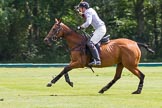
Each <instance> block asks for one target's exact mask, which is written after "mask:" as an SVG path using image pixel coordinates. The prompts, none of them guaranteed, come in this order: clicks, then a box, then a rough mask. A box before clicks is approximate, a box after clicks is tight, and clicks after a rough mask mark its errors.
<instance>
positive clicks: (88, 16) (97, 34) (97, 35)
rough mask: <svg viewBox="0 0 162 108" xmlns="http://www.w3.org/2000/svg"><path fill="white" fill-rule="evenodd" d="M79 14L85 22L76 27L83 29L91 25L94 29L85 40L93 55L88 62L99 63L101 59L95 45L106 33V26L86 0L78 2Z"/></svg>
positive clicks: (92, 64) (94, 64)
mask: <svg viewBox="0 0 162 108" xmlns="http://www.w3.org/2000/svg"><path fill="white" fill-rule="evenodd" d="M78 9H79V14H80V15H82V16H84V18H85V23H83V24H82V25H81V26H78V28H77V29H82V28H83V29H85V28H87V27H89V25H92V26H93V28H94V29H95V31H94V33H93V36H92V37H91V38H90V40H89V41H88V42H87V46H88V48H89V49H90V52H91V54H92V56H93V61H92V62H90V63H89V65H90V66H97V65H101V60H100V56H99V52H98V50H97V48H96V47H95V45H96V44H97V43H98V42H99V41H100V40H101V39H102V38H103V36H104V35H105V34H106V26H105V23H104V22H103V21H102V20H101V19H100V18H99V16H98V14H97V13H96V11H95V10H94V9H93V8H90V6H89V4H88V3H87V2H80V4H79V6H78Z"/></svg>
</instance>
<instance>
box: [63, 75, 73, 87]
mask: <svg viewBox="0 0 162 108" xmlns="http://www.w3.org/2000/svg"><path fill="white" fill-rule="evenodd" d="M64 77H65V81H66V82H67V83H68V84H69V85H70V86H71V87H73V82H71V81H70V77H69V74H68V73H65V74H64Z"/></svg>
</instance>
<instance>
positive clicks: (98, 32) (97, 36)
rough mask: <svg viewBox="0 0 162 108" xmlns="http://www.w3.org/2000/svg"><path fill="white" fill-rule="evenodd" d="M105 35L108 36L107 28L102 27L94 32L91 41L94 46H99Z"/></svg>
mask: <svg viewBox="0 0 162 108" xmlns="http://www.w3.org/2000/svg"><path fill="white" fill-rule="evenodd" d="M105 34H106V27H105V26H101V27H99V28H97V29H96V30H95V31H94V33H93V36H92V37H91V39H90V41H92V42H93V43H94V44H97V43H98V42H99V41H100V40H101V39H102V38H103V36H104V35H105Z"/></svg>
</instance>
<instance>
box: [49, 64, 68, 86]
mask: <svg viewBox="0 0 162 108" xmlns="http://www.w3.org/2000/svg"><path fill="white" fill-rule="evenodd" d="M70 70H71V67H70V66H66V67H65V68H64V69H63V70H62V71H61V73H59V74H58V75H57V76H56V77H55V78H53V79H52V80H51V82H49V83H48V84H47V87H51V86H52V84H55V83H56V82H57V81H58V80H59V79H60V78H61V77H62V76H63V75H64V74H66V75H65V79H66V81H67V82H70V79H69V76H68V74H67V72H69V71H70Z"/></svg>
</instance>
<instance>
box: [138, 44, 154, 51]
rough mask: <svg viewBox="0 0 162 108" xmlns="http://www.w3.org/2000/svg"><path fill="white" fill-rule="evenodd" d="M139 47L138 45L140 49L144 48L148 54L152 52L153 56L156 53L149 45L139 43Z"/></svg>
mask: <svg viewBox="0 0 162 108" xmlns="http://www.w3.org/2000/svg"><path fill="white" fill-rule="evenodd" d="M137 45H138V46H139V47H144V48H145V49H146V50H147V51H148V52H151V53H152V54H154V53H155V51H154V50H152V49H151V48H149V47H148V45H147V44H144V43H139V42H137Z"/></svg>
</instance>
